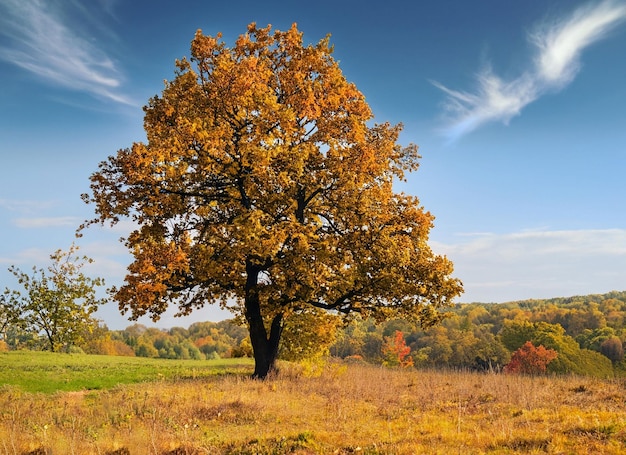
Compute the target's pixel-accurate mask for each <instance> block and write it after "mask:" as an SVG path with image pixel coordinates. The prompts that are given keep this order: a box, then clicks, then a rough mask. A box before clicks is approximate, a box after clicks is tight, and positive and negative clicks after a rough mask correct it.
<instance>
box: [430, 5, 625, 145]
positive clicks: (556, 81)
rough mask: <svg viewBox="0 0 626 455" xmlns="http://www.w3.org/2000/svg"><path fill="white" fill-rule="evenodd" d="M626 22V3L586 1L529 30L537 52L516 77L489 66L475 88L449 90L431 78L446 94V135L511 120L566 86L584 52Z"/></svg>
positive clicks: (480, 76) (531, 41)
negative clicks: (471, 89) (556, 18)
mask: <svg viewBox="0 0 626 455" xmlns="http://www.w3.org/2000/svg"><path fill="white" fill-rule="evenodd" d="M624 21H626V4H624V3H623V2H619V3H618V2H616V1H612V0H607V1H604V2H602V3H595V4H588V5H586V6H584V7H581V8H579V9H577V10H576V11H574V12H573V13H572V14H571V15H570V16H568V17H564V18H560V19H558V20H556V21H552V22H550V23H548V22H545V23H543V24H541V25H540V26H538V27H536V29H535V30H534V31H533V32H532V33H530V34H529V36H528V39H529V41H530V43H531V44H533V45H534V48H535V55H534V58H533V60H532V66H531V68H530V69H529V70H527V71H526V72H524V73H522V74H521V75H520V76H518V77H517V78H514V79H511V80H505V79H503V78H501V77H499V76H498V75H496V74H494V72H493V71H492V70H491V69H490V68H486V69H484V70H483V71H481V72H480V73H479V74H478V77H477V88H476V90H475V92H464V91H457V90H451V89H449V88H448V87H446V86H444V85H442V84H441V83H439V82H436V81H433V82H432V83H433V84H434V85H435V86H436V87H438V88H439V89H441V90H442V91H443V92H445V93H446V95H447V98H446V101H445V103H444V109H445V111H446V112H447V114H448V121H447V125H446V126H445V127H444V128H443V133H444V135H445V136H446V137H447V138H448V139H449V140H450V141H454V140H456V139H458V138H460V137H461V136H463V135H465V134H468V133H470V132H472V131H474V130H475V129H477V128H478V127H480V126H482V125H484V124H485V123H488V122H494V121H496V122H498V121H499V122H502V123H504V124H508V122H509V121H510V120H511V119H512V118H513V117H515V116H517V115H519V114H520V113H521V111H522V109H523V108H524V107H525V106H527V105H528V104H530V103H532V102H533V101H535V100H536V99H538V98H539V97H541V96H543V95H544V94H545V93H547V92H549V91H555V90H561V89H562V88H564V87H565V86H566V85H568V84H569V83H570V82H571V81H572V80H573V79H574V77H575V76H576V74H577V73H578V71H579V70H580V55H581V53H582V51H583V50H584V49H585V48H586V47H588V46H589V45H591V44H593V43H595V42H596V41H599V40H601V39H602V38H604V37H606V36H607V34H608V33H609V32H610V31H611V30H613V29H614V28H615V27H617V26H618V25H620V24H622V23H623V22H624Z"/></svg>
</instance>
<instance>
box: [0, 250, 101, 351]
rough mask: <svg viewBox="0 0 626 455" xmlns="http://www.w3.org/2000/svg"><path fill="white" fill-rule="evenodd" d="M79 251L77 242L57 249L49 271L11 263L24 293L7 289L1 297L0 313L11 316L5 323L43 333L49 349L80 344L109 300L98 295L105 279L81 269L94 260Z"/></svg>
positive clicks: (54, 349) (12, 270)
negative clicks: (98, 312) (24, 269)
mask: <svg viewBox="0 0 626 455" xmlns="http://www.w3.org/2000/svg"><path fill="white" fill-rule="evenodd" d="M77 251H78V247H77V246H76V245H72V246H71V247H70V249H69V250H68V251H65V252H64V251H62V250H57V251H56V252H54V253H53V254H51V255H50V259H51V260H52V264H51V265H50V266H49V267H48V269H47V271H46V270H44V269H37V267H33V273H32V275H29V274H27V273H26V272H23V271H21V270H20V269H19V268H18V267H16V266H11V267H10V268H9V271H10V272H11V273H12V274H13V275H14V276H15V277H16V278H17V280H18V283H19V284H20V285H21V286H22V287H23V288H24V292H21V291H19V290H11V289H9V288H6V289H5V291H4V294H3V295H2V296H0V315H1V314H2V313H4V314H6V315H8V316H7V317H6V320H5V322H6V324H7V325H9V324H13V325H15V326H17V327H19V328H20V329H21V330H23V331H25V332H26V333H30V334H32V335H33V336H38V335H44V336H45V339H46V346H47V347H48V349H49V350H50V351H58V350H60V349H61V348H68V347H70V346H73V345H76V344H78V343H80V342H81V341H82V340H83V338H84V336H85V335H86V334H88V332H89V331H91V330H93V329H94V328H95V327H97V326H98V320H96V319H95V318H93V317H92V314H93V313H94V312H95V311H96V310H97V308H98V306H99V305H102V304H103V303H105V301H106V300H105V299H101V298H98V297H97V296H96V289H97V287H99V286H103V285H104V280H102V278H90V277H88V276H86V275H85V274H84V273H83V272H82V268H83V267H84V265H85V264H88V263H91V262H92V260H91V259H90V258H88V257H87V256H83V257H79V256H77V255H76V253H77ZM2 308H4V310H3V309H2ZM0 322H1V321H0Z"/></svg>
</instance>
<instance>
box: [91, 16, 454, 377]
mask: <svg viewBox="0 0 626 455" xmlns="http://www.w3.org/2000/svg"><path fill="white" fill-rule="evenodd" d="M176 66H177V71H176V74H175V78H174V79H173V80H172V81H170V82H166V85H165V89H164V90H163V93H162V95H161V96H155V97H154V98H152V99H151V100H150V101H149V104H148V105H147V106H146V107H145V108H144V110H145V122H144V124H145V130H146V134H147V142H145V143H135V144H133V145H132V147H131V148H128V149H123V150H120V151H118V153H117V155H115V156H111V157H109V158H108V160H106V161H104V162H102V163H100V166H99V170H98V171H97V172H96V173H94V174H93V175H92V176H91V190H92V194H90V195H84V196H83V197H84V199H85V200H86V201H87V202H90V203H94V204H95V210H96V213H97V218H96V219H94V220H92V221H91V223H104V222H107V221H110V222H111V223H116V222H118V221H119V220H120V219H122V218H125V217H130V218H131V219H132V220H133V221H134V223H136V226H137V228H136V230H134V231H133V232H132V233H131V234H130V235H129V237H128V238H127V239H126V240H125V241H126V244H127V246H128V248H129V249H130V250H131V252H132V254H133V255H134V262H133V263H132V264H131V265H130V266H129V269H128V275H127V277H126V280H125V284H124V285H123V286H121V287H120V288H118V289H114V293H115V298H116V299H117V300H118V302H119V303H120V307H121V309H122V311H127V310H131V312H132V316H133V317H139V316H141V315H144V314H149V315H151V316H152V317H153V318H155V319H156V318H158V317H159V315H160V314H161V313H163V312H164V311H165V310H166V308H167V307H168V305H170V304H173V305H176V306H177V307H178V309H179V313H180V314H188V313H190V312H191V311H192V310H194V309H197V308H201V307H203V306H204V305H206V304H208V303H219V304H220V305H221V306H223V307H228V308H230V309H231V310H232V311H234V312H235V313H238V314H241V315H243V316H244V317H245V320H246V321H247V324H248V327H249V330H250V338H251V341H252V346H253V350H254V357H255V361H256V366H255V372H254V375H255V376H256V377H265V376H266V375H267V374H268V372H270V371H271V370H272V369H273V367H274V362H275V360H276V356H277V352H278V345H279V341H280V338H281V332H282V328H283V324H284V321H285V319H286V318H288V317H289V316H290V315H292V314H294V313H298V312H302V311H307V308H311V307H315V308H318V309H324V310H329V311H333V312H335V313H337V314H349V313H353V312H356V313H361V314H362V315H367V316H373V317H376V318H380V319H384V318H387V317H389V316H391V315H394V316H396V317H397V316H398V315H400V316H406V317H413V318H416V319H417V320H419V321H421V322H422V323H423V324H426V325H427V324H430V323H433V322H435V321H436V320H437V319H438V318H439V316H440V313H439V309H441V308H442V307H444V306H446V305H447V304H449V303H450V302H451V299H453V298H454V297H455V296H457V295H459V294H460V293H461V292H462V287H461V283H460V282H459V281H458V280H457V279H454V278H452V277H451V273H452V264H451V262H450V261H449V260H447V259H446V258H445V257H442V256H437V255H435V254H433V253H432V251H431V249H430V248H429V246H428V244H427V239H428V233H429V230H430V228H431V227H432V222H433V217H432V216H431V215H430V213H428V212H425V211H424V209H423V208H422V207H421V206H420V205H419V202H418V200H417V199H416V198H415V197H412V196H409V195H405V194H399V193H395V192H394V191H393V189H392V185H393V182H394V180H397V179H403V178H404V173H405V172H407V171H413V170H415V169H417V167H418V158H419V156H418V152H417V147H416V146H415V145H409V146H407V147H401V146H400V145H398V144H397V140H398V135H399V133H400V130H401V125H395V126H393V125H390V124H388V123H383V124H373V123H371V122H372V118H373V116H372V112H371V110H370V108H369V106H368V104H367V103H366V101H365V97H364V96H363V94H362V93H361V92H359V90H358V89H357V88H356V86H355V85H354V84H352V83H350V82H348V81H347V80H346V79H345V77H344V76H343V74H342V72H341V70H340V68H339V65H338V64H337V62H336V61H335V60H334V59H333V58H332V47H331V46H330V44H329V38H328V37H327V38H325V39H323V40H321V41H320V42H319V43H318V44H317V45H308V46H305V45H303V40H302V33H301V32H299V31H298V29H297V27H296V26H295V25H294V26H293V27H292V28H291V29H289V30H288V31H285V32H283V31H272V30H271V27H269V26H268V27H267V28H258V27H257V26H256V25H255V24H251V25H250V26H249V27H248V31H247V33H245V34H243V35H241V36H240V37H239V38H238V39H237V41H236V43H235V46H234V47H227V46H226V45H225V43H224V42H223V41H222V39H221V35H219V34H218V35H217V36H216V37H211V36H205V35H203V34H202V32H201V31H198V32H197V33H196V35H195V38H194V39H193V41H192V44H191V59H190V60H187V59H183V60H180V61H177V62H176Z"/></svg>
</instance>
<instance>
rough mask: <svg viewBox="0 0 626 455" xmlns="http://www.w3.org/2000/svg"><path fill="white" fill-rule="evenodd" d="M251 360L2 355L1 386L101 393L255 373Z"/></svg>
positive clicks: (39, 354) (31, 389) (58, 354)
mask: <svg viewBox="0 0 626 455" xmlns="http://www.w3.org/2000/svg"><path fill="white" fill-rule="evenodd" d="M252 365H253V364H252V360H250V359H221V360H185V361H176V360H168V359H148V358H141V357H113V356H98V355H86V354H60V353H52V352H35V351H13V352H5V353H0V384H2V385H15V386H18V387H19V388H20V389H21V390H23V391H26V392H43V393H53V392H58V391H77V390H100V389H108V388H111V387H113V386H116V385H118V384H132V383H138V382H145V381H155V380H163V379H185V378H198V377H203V376H209V375H215V374H224V373H241V372H248V371H252Z"/></svg>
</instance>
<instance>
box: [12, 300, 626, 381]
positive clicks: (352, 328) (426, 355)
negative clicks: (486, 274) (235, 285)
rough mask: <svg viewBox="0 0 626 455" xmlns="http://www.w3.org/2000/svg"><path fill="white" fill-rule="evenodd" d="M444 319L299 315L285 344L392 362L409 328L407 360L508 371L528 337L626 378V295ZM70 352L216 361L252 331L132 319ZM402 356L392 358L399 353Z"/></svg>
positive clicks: (293, 350)
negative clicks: (429, 322) (393, 349)
mask: <svg viewBox="0 0 626 455" xmlns="http://www.w3.org/2000/svg"><path fill="white" fill-rule="evenodd" d="M446 316H447V317H446V318H444V319H443V321H442V322H441V323H440V324H437V325H435V326H433V327H430V328H426V329H422V328H420V327H418V326H416V325H415V324H412V323H410V322H408V321H406V320H401V319H394V320H390V321H387V322H383V323H380V324H377V323H376V322H375V321H373V320H361V319H358V318H355V319H353V320H352V321H350V322H349V323H347V324H342V323H341V322H340V321H339V320H338V319H336V318H334V317H332V316H327V317H322V318H320V317H319V315H316V317H315V318H311V319H310V320H307V319H306V315H304V316H302V317H304V318H305V319H302V317H301V319H298V318H297V317H295V318H294V319H293V323H292V324H291V325H289V324H288V325H287V327H286V332H285V336H284V340H283V347H282V350H281V357H282V358H283V359H285V360H297V361H310V360H311V359H313V360H315V359H321V358H324V357H327V356H329V355H330V356H332V357H335V358H341V359H346V360H347V361H351V362H367V363H373V364H389V363H390V358H389V346H390V345H392V344H393V342H394V340H396V339H397V336H398V333H400V334H401V337H402V341H403V343H405V344H406V346H407V347H408V348H410V351H409V350H408V349H407V359H410V364H411V365H412V366H414V367H417V368H432V367H434V368H442V367H443V368H463V369H471V370H495V371H499V370H500V369H502V368H503V367H504V366H506V365H507V364H508V363H509V362H510V360H511V356H512V354H513V353H514V352H515V351H516V350H518V349H519V348H520V347H521V346H522V345H524V344H525V343H526V342H528V341H530V342H531V343H533V344H534V345H535V346H544V347H545V348H547V349H552V350H554V351H556V352H557V353H558V357H557V358H556V359H555V360H554V361H552V362H550V364H549V365H548V367H547V372H549V373H564V374H570V373H573V374H581V375H592V376H598V377H612V376H624V375H626V362H625V361H624V349H623V344H624V341H625V340H626V328H625V321H626V291H621V292H618V291H614V292H610V293H607V294H602V295H588V296H576V297H567V298H565V297H563V298H552V299H546V300H524V301H517V302H509V303H500V304H495V303H494V304H485V303H470V304H457V305H455V306H453V307H451V308H450V309H449V310H448V311H447V313H446ZM45 346H46V344H45V340H43V339H41V338H38V337H37V336H35V335H33V334H32V333H21V332H20V331H19V330H17V329H15V330H11V329H10V328H9V330H7V332H6V333H5V334H4V341H0V350H16V349H32V350H42V349H45ZM68 351H69V352H76V353H82V352H84V353H88V354H103V355H120V356H138V357H150V358H161V359H194V360H203V359H208V360H215V359H220V358H240V357H250V356H251V355H252V349H251V346H250V341H249V338H248V331H247V329H246V328H245V327H244V326H242V325H239V324H237V322H236V321H235V320H225V321H221V322H199V323H194V324H192V325H191V326H189V327H188V328H183V327H174V328H171V329H168V330H163V329H157V328H150V327H146V326H144V325H141V324H134V325H130V326H129V327H127V328H125V329H124V330H109V329H108V328H107V327H106V326H102V325H101V326H99V327H98V328H97V329H96V330H95V331H93V333H91V334H89V336H86V337H84V340H83V341H82V342H81V343H80V344H79V345H76V346H72V347H70V348H69V349H68ZM391 360H393V359H391Z"/></svg>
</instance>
